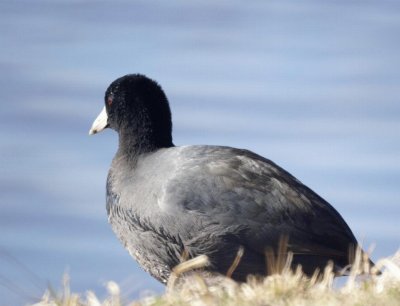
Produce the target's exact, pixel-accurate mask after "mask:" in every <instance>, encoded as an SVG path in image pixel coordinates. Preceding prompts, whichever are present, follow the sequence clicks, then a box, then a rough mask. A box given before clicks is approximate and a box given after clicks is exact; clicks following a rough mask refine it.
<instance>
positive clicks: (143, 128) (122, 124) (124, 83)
mask: <svg viewBox="0 0 400 306" xmlns="http://www.w3.org/2000/svg"><path fill="white" fill-rule="evenodd" d="M104 102H105V111H106V114H104V116H106V119H107V122H106V123H105V122H103V123H104V126H103V127H101V126H100V127H99V128H97V129H96V127H95V123H96V121H95V123H94V124H93V127H92V130H91V133H92V134H94V133H96V132H100V131H101V130H102V128H105V127H110V128H112V129H113V130H115V131H117V132H118V134H119V136H120V146H121V141H122V142H124V143H122V144H123V145H127V146H136V148H139V149H140V150H141V151H143V150H147V151H148V150H154V149H157V148H162V147H170V146H172V145H173V144H172V121H171V111H170V108H169V104H168V99H167V97H166V95H165V93H164V91H163V90H162V88H161V87H160V85H158V84H157V83H156V82H155V81H153V80H151V79H149V78H147V77H146V76H144V75H140V74H129V75H126V76H123V77H121V78H119V79H116V80H115V81H114V82H112V83H111V85H110V86H109V87H108V88H107V90H106V93H105V97H104ZM99 117H100V116H99Z"/></svg>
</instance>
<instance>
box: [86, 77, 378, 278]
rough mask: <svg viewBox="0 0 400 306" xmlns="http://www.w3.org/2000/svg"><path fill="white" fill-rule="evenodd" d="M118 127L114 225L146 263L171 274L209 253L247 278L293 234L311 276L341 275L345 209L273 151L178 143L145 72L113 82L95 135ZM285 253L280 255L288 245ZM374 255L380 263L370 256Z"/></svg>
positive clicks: (297, 262)
mask: <svg viewBox="0 0 400 306" xmlns="http://www.w3.org/2000/svg"><path fill="white" fill-rule="evenodd" d="M106 128H110V129H112V130H114V131H116V132H117V133H118V137H119V143H118V149H117V152H116V154H115V156H114V158H113V160H112V163H111V167H110V170H109V173H108V176H107V182H106V189H107V190H106V209H107V215H108V221H109V223H110V224H111V227H112V229H113V231H114V233H115V234H116V236H117V237H118V239H119V240H120V241H121V242H122V244H123V246H124V247H125V248H126V249H127V250H128V252H129V254H130V255H131V256H132V257H133V258H134V259H135V260H136V261H137V262H138V263H139V265H140V266H141V267H142V268H143V269H144V270H145V271H147V272H148V273H150V274H151V275H152V276H153V277H154V278H156V279H157V280H159V281H160V282H162V283H167V281H168V279H169V277H170V276H171V273H172V271H173V269H174V267H176V266H177V265H178V264H179V263H180V262H181V260H182V254H183V253H185V254H186V255H187V258H195V257H196V256H200V255H206V256H207V258H208V260H209V265H208V266H207V267H205V268H204V269H206V270H207V271H209V272H210V273H213V274H214V273H215V274H217V275H227V273H228V271H229V270H230V268H232V263H233V262H234V261H235V258H237V254H238V252H239V250H241V257H240V261H239V263H238V264H237V265H236V266H235V269H234V271H233V272H232V271H231V273H230V277H231V278H232V279H233V280H235V281H238V282H244V281H246V279H247V278H248V276H249V275H259V276H264V275H266V274H268V272H266V265H267V264H266V261H268V258H271V256H266V255H267V253H266V252H267V251H271V250H272V252H273V253H272V254H277V255H279V254H280V253H279V250H280V249H282V248H280V246H281V242H282V241H285V249H286V252H287V253H290V254H291V255H292V258H291V259H292V261H291V266H292V267H293V269H294V268H295V267H301V269H302V271H303V272H304V273H305V275H308V276H312V275H313V274H314V273H315V272H316V271H323V270H324V268H325V267H326V265H327V264H328V263H331V264H332V269H333V271H334V273H335V274H336V275H341V273H343V272H342V271H344V269H346V267H349V266H351V264H352V257H353V256H351V250H354V249H355V248H356V247H358V243H357V240H356V238H355V236H354V234H353V233H352V231H351V229H350V227H349V226H348V225H347V223H346V222H345V221H344V219H343V218H342V216H341V215H340V214H339V213H338V212H337V210H336V209H335V208H334V207H333V206H331V205H330V204H329V203H328V202H327V201H325V200H324V199H323V198H322V197H320V196H319V195H318V194H316V193H315V192H314V191H313V190H311V189H310V188H308V187H307V186H305V185H304V184H302V183H301V182H300V181H299V180H298V179H296V178H295V177H294V176H292V175H291V174H290V173H289V172H287V171H286V170H284V169H283V168H281V167H279V166H278V165H277V164H275V163H274V162H272V161H271V160H269V159H267V158H264V157H262V156H260V155H258V154H256V153H253V152H251V151H249V150H245V149H238V148H233V147H228V146H216V145H185V146H175V145H174V143H173V140H172V116H171V110H170V106H169V101H168V99H167V96H166V94H165V92H164V91H163V89H162V88H161V86H160V85H159V84H158V83H157V82H156V81H154V80H152V79H150V78H148V77H146V76H145V75H143V74H128V75H125V76H122V77H120V78H118V79H116V80H115V81H113V82H112V83H111V84H110V85H109V87H108V88H107V90H106V92H105V97H104V107H103V109H102V111H101V112H100V114H99V115H98V117H97V118H96V119H95V120H94V122H93V124H92V127H91V129H90V131H89V134H90V135H93V134H96V133H99V132H101V131H103V130H104V129H106ZM281 255H282V254H281ZM371 263H372V262H371Z"/></svg>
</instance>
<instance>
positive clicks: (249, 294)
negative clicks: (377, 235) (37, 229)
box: [36, 251, 400, 306]
mask: <svg viewBox="0 0 400 306" xmlns="http://www.w3.org/2000/svg"><path fill="white" fill-rule="evenodd" d="M356 260H357V265H355V267H357V268H353V269H352V270H351V274H350V276H349V277H348V279H347V282H346V284H345V285H344V286H342V287H340V288H334V287H333V278H334V276H333V273H332V269H331V268H330V267H329V266H328V267H327V268H326V269H325V271H324V273H323V274H322V275H321V276H320V277H313V278H311V279H309V278H307V277H305V276H304V275H303V274H302V273H301V271H300V270H297V271H295V272H293V271H291V270H290V269H289V268H288V267H289V265H288V264H286V265H285V266H284V267H283V269H282V271H281V274H275V275H272V276H268V277H266V278H263V279H255V278H249V280H248V281H247V283H244V284H237V283H235V282H233V281H232V280H230V279H229V278H223V277H219V278H206V277H204V275H202V274H199V273H191V274H190V275H186V276H185V277H184V278H180V277H179V276H180V275H181V274H182V273H185V272H186V274H187V271H188V270H190V269H192V268H193V267H198V266H202V265H204V264H206V263H207V259H206V258H204V257H202V258H200V259H194V260H192V261H189V262H184V263H182V266H180V267H179V266H178V268H176V269H175V270H174V271H175V272H174V275H173V277H172V278H171V280H170V283H169V285H168V290H167V292H166V293H165V294H164V295H162V296H154V297H149V298H145V299H142V300H139V301H133V302H127V301H122V300H121V293H120V289H119V286H118V285H117V284H115V283H114V282H109V283H108V285H107V288H108V291H109V297H108V298H107V299H105V300H104V301H100V300H99V299H98V298H97V297H96V296H95V295H94V294H93V293H92V292H90V291H89V292H87V294H86V296H84V297H82V296H79V295H77V294H73V293H70V292H69V289H68V288H69V287H68V281H67V280H66V281H65V285H64V289H63V292H61V293H59V294H55V293H52V292H50V291H49V292H47V293H46V294H45V295H44V297H43V299H42V301H41V302H40V303H38V304H36V305H37V306H50V305H51V306H53V305H54V306H55V305H60V306H61V305H63V306H78V305H88V306H100V305H115V306H119V305H146V306H147V305H149V306H150V305H154V306H166V305H196V306H197V305H199V306H200V305H278V306H279V305H296V306H303V305H304V306H305V305H324V306H330V305H332V306H334V305H340V306H347V305H360V306H361V305H362V306H364V305H366V306H368V305H371V306H372V305H374V306H375V305H388V306H391V305H393V306H395V305H396V306H399V305H400V251H399V252H397V254H396V255H395V256H393V257H392V258H385V259H381V260H379V261H378V262H377V267H378V268H379V269H380V270H381V271H383V273H382V274H381V275H372V276H368V277H367V276H365V275H361V274H362V271H363V270H366V269H369V267H367V266H366V265H365V264H364V263H365V261H364V260H363V258H361V256H358V258H357V259H356Z"/></svg>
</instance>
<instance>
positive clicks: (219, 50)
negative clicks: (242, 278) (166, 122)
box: [0, 0, 400, 305]
mask: <svg viewBox="0 0 400 306" xmlns="http://www.w3.org/2000/svg"><path fill="white" fill-rule="evenodd" d="M399 37H400V3H399V2H398V1H384V0H382V1H317V0H315V1H294V0H293V1H286V0H280V1H253V2H251V3H250V2H245V1H232V0H230V1H218V3H215V1H206V0H202V1H190V2H189V1H176V0H173V1H164V2H161V1H159V2H157V4H154V3H153V4H150V3H149V1H78V0H76V1H67V0H59V1H39V0H38V1H28V0H24V1H11V0H9V1H7V0H2V1H0V69H1V74H0V103H1V106H0V108H1V111H0V139H1V141H0V148H1V150H0V167H1V171H0V205H1V210H0V233H1V235H0V297H1V298H0V300H1V301H0V305H20V304H26V303H28V302H32V301H34V299H33V298H29V297H40V295H41V294H42V293H43V292H44V289H45V288H46V286H47V284H48V283H50V284H52V286H53V287H56V288H58V287H59V286H60V283H61V278H62V275H63V273H64V272H68V273H69V275H70V277H71V286H72V290H74V291H77V292H82V293H84V292H85V291H86V290H89V289H90V290H94V291H95V292H96V293H97V294H98V295H99V296H100V297H102V296H104V295H105V289H104V283H105V282H106V281H108V280H115V281H117V282H119V283H121V284H122V288H123V292H125V293H126V296H130V297H139V296H141V295H142V294H145V293H144V292H147V291H149V290H150V291H153V292H158V293H159V292H162V290H163V287H162V286H161V285H159V284H158V283H157V282H156V281H155V280H153V279H152V278H151V277H150V276H148V275H147V274H146V273H144V272H143V271H142V270H141V269H140V268H139V267H138V265H137V264H136V263H135V262H134V261H133V260H131V258H130V256H129V255H128V254H127V252H126V251H125V250H124V249H123V247H122V246H121V245H120V243H119V242H118V241H117V239H116V237H115V236H114V234H113V233H112V232H111V229H110V227H109V225H108V224H107V216H106V212H105V199H104V198H105V197H104V194H105V178H106V175H107V171H108V167H109V164H110V161H111V159H112V157H113V154H114V152H115V150H116V145H117V137H116V136H117V135H116V134H115V133H113V132H112V131H105V132H104V133H102V134H99V135H96V136H94V137H89V136H88V135H87V133H88V130H89V127H90V125H91V123H92V121H93V119H94V118H95V117H96V116H97V114H98V113H99V112H100V109H101V107H102V105H103V94H104V91H105V89H106V87H107V86H108V84H109V83H110V82H111V81H113V80H114V79H115V78H117V77H119V76H121V75H124V74H127V73H134V72H140V73H144V74H146V75H148V76H150V77H152V78H154V79H156V80H157V81H159V83H160V84H161V85H162V86H163V88H164V89H165V91H166V93H167V95H168V97H169V99H170V103H171V108H172V112H173V119H174V141H175V143H176V144H178V145H181V144H223V145H230V146H235V147H241V148H247V149H250V150H253V151H255V152H257V153H259V154H261V155H264V156H266V157H268V158H270V159H272V160H273V161H275V162H276V163H278V164H279V165H281V166H282V167H284V168H285V169H287V170H288V171H289V172H291V173H292V174H293V175H295V176H296V177H297V178H299V179H300V180H302V181H303V182H304V183H306V184H307V185H308V186H309V187H311V188H312V189H314V190H315V191H317V192H318V193H319V194H320V195H321V196H323V197H324V198H325V199H327V200H328V201H329V202H330V203H332V204H333V205H334V206H335V207H336V208H337V209H338V210H339V212H340V213H341V214H342V215H343V217H344V218H345V219H346V221H347V222H348V224H349V225H350V227H351V228H352V229H353V231H354V233H355V235H356V236H357V237H358V239H359V240H360V241H363V243H364V245H365V246H366V247H369V246H370V245H372V244H374V245H375V250H374V253H373V258H379V257H382V256H389V255H391V254H393V253H394V252H395V251H396V250H397V249H398V248H399V246H400V231H399V227H398V221H399V220H400V188H399V186H400V100H399V97H400V86H399V85H400V40H399ZM16 261H17V262H16ZM25 268H27V269H29V270H30V271H31V272H28V271H27V270H26V269H25ZM32 273H34V274H35V275H34V276H33V275H31V274H32ZM15 292H16V294H15ZM28 296H29V297H28Z"/></svg>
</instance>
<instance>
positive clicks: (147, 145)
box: [117, 131, 174, 165]
mask: <svg viewBox="0 0 400 306" xmlns="http://www.w3.org/2000/svg"><path fill="white" fill-rule="evenodd" d="M173 146H174V144H173V143H172V138H171V137H164V138H162V137H153V136H152V134H150V133H137V132H134V131H125V132H119V146H118V152H117V156H119V157H123V158H125V159H127V161H128V162H129V163H131V164H132V165H135V164H136V162H137V160H138V158H139V157H140V156H141V155H143V154H147V153H151V152H155V151H157V150H159V149H161V148H169V147H173Z"/></svg>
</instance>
